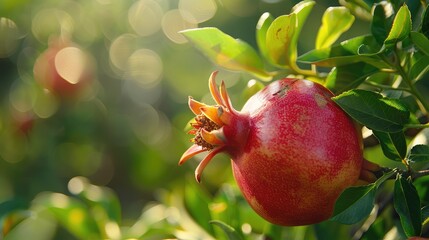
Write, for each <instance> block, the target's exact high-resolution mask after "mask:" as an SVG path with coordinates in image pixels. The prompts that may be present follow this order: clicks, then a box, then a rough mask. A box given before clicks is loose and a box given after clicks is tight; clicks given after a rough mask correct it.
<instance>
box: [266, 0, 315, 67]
mask: <svg viewBox="0 0 429 240" xmlns="http://www.w3.org/2000/svg"><path fill="white" fill-rule="evenodd" d="M314 4H315V2H314V1H301V2H299V3H298V4H296V5H295V6H294V7H293V8H292V12H291V14H289V15H282V16H280V17H278V18H276V19H274V21H272V23H271V25H270V26H269V27H268V30H267V33H266V40H265V43H266V49H267V54H266V57H267V59H268V60H269V61H270V62H271V63H272V64H274V65H276V66H279V67H283V68H288V67H289V68H293V69H298V66H297V65H296V59H297V56H298V51H297V43H298V37H299V34H300V32H301V29H302V27H303V26H304V23H305V20H306V19H307V16H308V15H309V14H310V12H311V9H312V8H313V6H314Z"/></svg>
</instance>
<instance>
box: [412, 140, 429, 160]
mask: <svg viewBox="0 0 429 240" xmlns="http://www.w3.org/2000/svg"><path fill="white" fill-rule="evenodd" d="M408 159H409V160H410V161H413V162H427V161H429V146H428V145H424V144H418V145H415V146H414V147H413V148H411V150H410V155H409V156H408Z"/></svg>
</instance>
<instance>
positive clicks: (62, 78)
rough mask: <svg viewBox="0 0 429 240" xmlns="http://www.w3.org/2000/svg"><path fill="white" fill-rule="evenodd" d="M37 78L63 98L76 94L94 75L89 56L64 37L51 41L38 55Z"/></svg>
mask: <svg viewBox="0 0 429 240" xmlns="http://www.w3.org/2000/svg"><path fill="white" fill-rule="evenodd" d="M33 72H34V77H35V79H36V80H37V81H38V82H39V83H41V85H42V86H43V87H44V88H46V89H48V90H49V91H51V92H53V93H54V94H56V95H57V96H58V97H61V98H70V97H76V96H77V95H78V94H79V93H80V92H81V91H83V90H84V89H85V87H87V86H88V84H89V82H90V81H91V80H92V78H93V77H94V66H93V63H92V61H91V59H90V58H89V56H88V55H87V54H86V53H85V52H84V51H83V50H81V49H80V48H79V47H78V46H77V45H75V44H72V43H70V42H68V41H65V40H55V41H53V42H51V44H50V46H49V48H48V49H47V50H45V51H44V52H43V53H42V54H40V56H39V57H38V58H37V60H36V62H35V64H34V69H33Z"/></svg>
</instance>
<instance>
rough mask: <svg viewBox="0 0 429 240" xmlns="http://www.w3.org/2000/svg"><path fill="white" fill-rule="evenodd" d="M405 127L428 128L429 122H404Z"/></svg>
mask: <svg viewBox="0 0 429 240" xmlns="http://www.w3.org/2000/svg"><path fill="white" fill-rule="evenodd" d="M404 127H405V128H429V123H426V124H406V125H405V126H404Z"/></svg>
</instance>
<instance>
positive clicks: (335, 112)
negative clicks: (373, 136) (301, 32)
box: [232, 79, 363, 226]
mask: <svg viewBox="0 0 429 240" xmlns="http://www.w3.org/2000/svg"><path fill="white" fill-rule="evenodd" d="M332 96H333V94H332V93H331V92H329V90H327V89H326V88H324V87H323V86H321V85H319V84H316V83H313V82H311V81H308V80H296V79H283V80H280V81H277V82H274V83H272V84H270V85H268V86H267V87H266V88H265V89H263V90H262V91H260V92H258V93H257V94H255V95H254V96H253V97H252V98H251V99H249V101H248V102H247V103H246V104H245V106H244V107H243V109H242V111H241V112H242V113H247V114H249V119H250V125H249V126H250V129H249V135H248V139H247V143H246V145H245V147H244V149H243V151H242V152H240V153H239V154H237V155H235V156H233V157H232V159H233V160H232V167H233V172H234V176H235V179H236V181H237V184H238V186H239V187H240V189H241V191H242V193H243V195H244V196H245V198H246V199H247V201H248V203H249V204H250V206H252V208H253V209H254V210H255V211H256V212H257V213H258V214H259V215H261V216H262V217H264V218H265V219H266V220H268V221H270V222H272V223H275V224H278V225H285V226H296V225H308V224H314V223H317V222H321V221H323V220H326V219H328V218H329V217H330V216H331V214H332V212H333V208H334V205H335V201H336V199H337V198H338V196H339V194H340V193H341V192H342V191H343V190H344V189H345V188H347V187H349V186H351V185H353V184H354V183H355V182H356V181H357V180H358V178H359V174H360V169H361V165H362V160H363V156H362V141H361V137H360V135H359V134H358V131H357V130H356V126H355V124H354V122H353V121H352V120H351V119H350V118H349V117H348V116H347V115H346V114H345V113H344V112H343V111H342V109H340V108H339V107H338V105H336V104H335V102H333V101H332V100H331V97H332Z"/></svg>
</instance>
